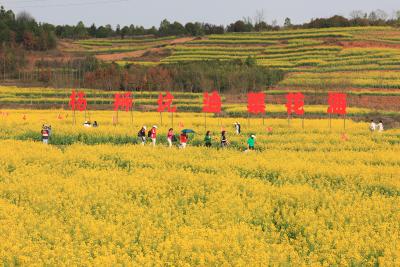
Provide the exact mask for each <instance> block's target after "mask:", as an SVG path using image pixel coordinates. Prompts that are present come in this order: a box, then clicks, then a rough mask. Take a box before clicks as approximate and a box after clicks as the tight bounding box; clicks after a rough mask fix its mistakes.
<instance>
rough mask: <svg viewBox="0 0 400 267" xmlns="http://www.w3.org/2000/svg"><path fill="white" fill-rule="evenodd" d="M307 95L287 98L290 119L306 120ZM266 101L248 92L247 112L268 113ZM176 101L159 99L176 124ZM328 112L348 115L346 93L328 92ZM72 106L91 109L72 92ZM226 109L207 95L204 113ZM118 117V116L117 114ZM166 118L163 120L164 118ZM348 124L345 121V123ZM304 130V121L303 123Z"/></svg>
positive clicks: (124, 102)
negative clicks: (174, 116) (305, 103)
mask: <svg viewBox="0 0 400 267" xmlns="http://www.w3.org/2000/svg"><path fill="white" fill-rule="evenodd" d="M304 98H305V97H304V95H303V94H302V93H300V92H297V93H288V94H287V95H286V105H285V106H286V110H287V114H288V116H291V115H292V114H295V115H301V116H303V120H304V113H305V111H304ZM265 99H266V95H265V93H263V92H257V93H248V94H247V101H248V103H247V112H248V113H249V114H265V107H266V105H265ZM173 100H174V96H173V95H172V94H171V93H170V92H168V91H167V92H166V93H165V95H163V94H161V93H160V94H159V96H158V100H157V103H158V108H157V111H158V112H160V114H161V112H165V111H167V112H170V113H172V117H171V118H172V123H173V113H174V112H176V110H177V107H176V106H173V105H172V102H173ZM132 105H133V96H132V93H131V92H127V93H123V94H122V93H121V94H119V93H117V94H115V99H114V111H117V114H118V110H120V109H122V110H125V111H126V112H128V111H132ZM328 105H329V107H328V109H327V113H328V114H329V115H332V114H337V115H346V108H347V102H346V94H345V93H333V92H330V93H328ZM69 106H70V107H71V110H73V111H74V112H75V110H78V111H86V109H87V101H86V96H85V93H84V92H82V91H80V92H75V90H73V91H72V93H71V95H70V101H69ZM221 108H222V103H221V96H220V95H219V93H218V92H217V91H215V90H214V91H213V92H211V93H209V92H205V93H204V94H203V109H202V111H203V112H204V113H205V114H206V113H220V112H221ZM117 116H118V115H117ZM161 119H162V118H161ZM344 123H345V122H344ZM205 125H206V115H205ZM303 127H304V122H303Z"/></svg>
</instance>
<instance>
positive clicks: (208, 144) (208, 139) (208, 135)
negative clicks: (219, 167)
mask: <svg viewBox="0 0 400 267" xmlns="http://www.w3.org/2000/svg"><path fill="white" fill-rule="evenodd" d="M204 143H205V145H206V147H211V133H210V131H207V133H206V136H205V137H204Z"/></svg>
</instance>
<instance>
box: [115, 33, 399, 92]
mask: <svg viewBox="0 0 400 267" xmlns="http://www.w3.org/2000/svg"><path fill="white" fill-rule="evenodd" d="M164 49H166V50H170V55H169V56H166V57H164V58H161V59H160V61H159V63H158V64H173V63H179V62H189V61H207V60H242V61H245V60H246V59H248V58H249V57H250V58H254V60H255V62H256V64H258V65H262V66H266V67H271V68H279V69H282V70H285V71H287V72H288V74H287V77H286V78H285V79H284V80H283V81H282V82H281V84H280V85H279V88H278V89H282V87H283V88H286V87H290V88H291V89H292V88H294V87H299V88H313V89H315V88H317V89H323V90H324V91H325V90H327V89H329V90H332V89H334V88H338V89H342V88H352V89H353V88H364V89H365V88H368V89H398V88H400V82H399V79H398V78H399V77H400V72H399V71H400V30H399V29H395V28H391V27H357V28H328V29H309V30H287V31H279V32H261V33H230V34H224V35H210V36H206V37H203V38H198V39H196V40H192V41H189V42H185V43H180V44H174V45H168V46H166V47H165V48H164ZM119 63H121V64H128V63H134V64H146V63H145V62H143V61H142V60H140V61H139V60H135V59H133V60H132V59H131V60H129V59H128V60H124V61H120V62H119ZM152 64H157V63H154V62H153V63H152Z"/></svg>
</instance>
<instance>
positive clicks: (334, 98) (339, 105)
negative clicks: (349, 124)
mask: <svg viewBox="0 0 400 267" xmlns="http://www.w3.org/2000/svg"><path fill="white" fill-rule="evenodd" d="M328 104H329V107H328V113H329V114H339V115H345V114H346V106H347V103H346V94H342V93H329V95H328Z"/></svg>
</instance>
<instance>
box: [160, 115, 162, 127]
mask: <svg viewBox="0 0 400 267" xmlns="http://www.w3.org/2000/svg"><path fill="white" fill-rule="evenodd" d="M160 125H161V126H162V112H160Z"/></svg>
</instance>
